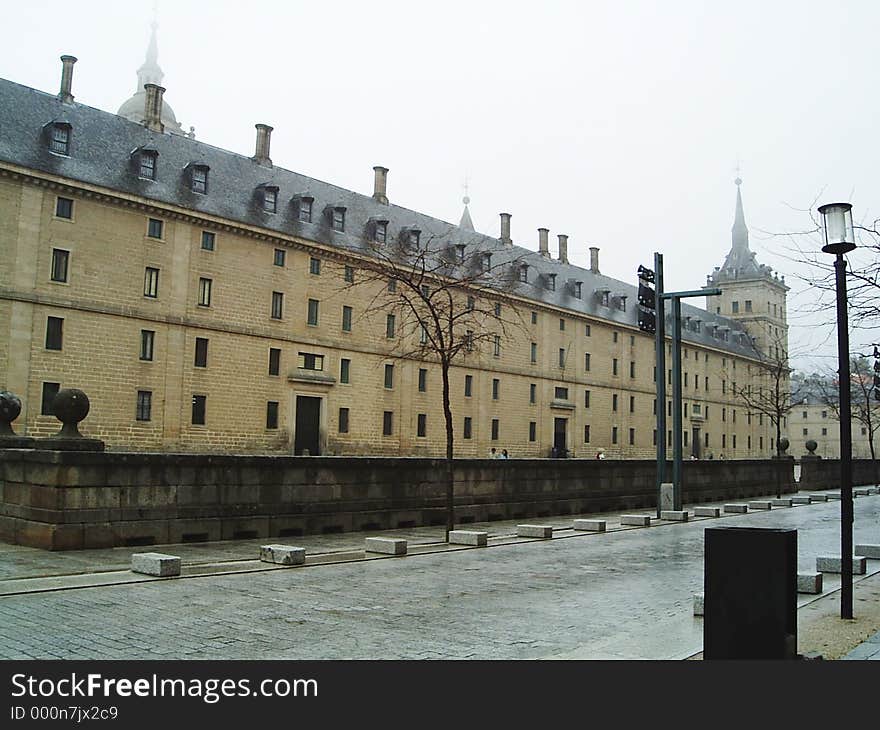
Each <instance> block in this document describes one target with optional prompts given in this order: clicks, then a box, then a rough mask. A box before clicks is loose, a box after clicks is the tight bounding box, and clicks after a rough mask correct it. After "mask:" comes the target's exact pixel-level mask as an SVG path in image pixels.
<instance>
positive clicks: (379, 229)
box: [373, 221, 388, 243]
mask: <svg viewBox="0 0 880 730" xmlns="http://www.w3.org/2000/svg"><path fill="white" fill-rule="evenodd" d="M373 240H374V241H375V242H376V243H385V242H386V241H387V240H388V221H373Z"/></svg>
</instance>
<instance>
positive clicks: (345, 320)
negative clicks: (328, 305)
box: [342, 306, 351, 332]
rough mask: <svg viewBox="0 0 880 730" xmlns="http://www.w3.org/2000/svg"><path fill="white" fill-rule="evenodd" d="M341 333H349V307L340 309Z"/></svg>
mask: <svg viewBox="0 0 880 730" xmlns="http://www.w3.org/2000/svg"><path fill="white" fill-rule="evenodd" d="M342 331H343V332H351V307H346V306H343V307H342Z"/></svg>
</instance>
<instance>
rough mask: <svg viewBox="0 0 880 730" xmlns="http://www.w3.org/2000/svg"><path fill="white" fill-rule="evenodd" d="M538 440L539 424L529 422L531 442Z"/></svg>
mask: <svg viewBox="0 0 880 730" xmlns="http://www.w3.org/2000/svg"><path fill="white" fill-rule="evenodd" d="M537 438H538V424H537V423H536V422H535V421H529V441H536V440H537Z"/></svg>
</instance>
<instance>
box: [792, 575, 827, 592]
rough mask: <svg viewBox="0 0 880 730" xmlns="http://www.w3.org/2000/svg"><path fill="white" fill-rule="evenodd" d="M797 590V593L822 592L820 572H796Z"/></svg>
mask: <svg viewBox="0 0 880 730" xmlns="http://www.w3.org/2000/svg"><path fill="white" fill-rule="evenodd" d="M797 592H798V593H821V592H822V574H821V573H798V574H797Z"/></svg>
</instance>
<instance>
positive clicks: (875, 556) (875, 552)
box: [856, 545, 880, 560]
mask: <svg viewBox="0 0 880 730" xmlns="http://www.w3.org/2000/svg"><path fill="white" fill-rule="evenodd" d="M856 555H864V556H865V557H866V558H870V559H871V560H880V545H856Z"/></svg>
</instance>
